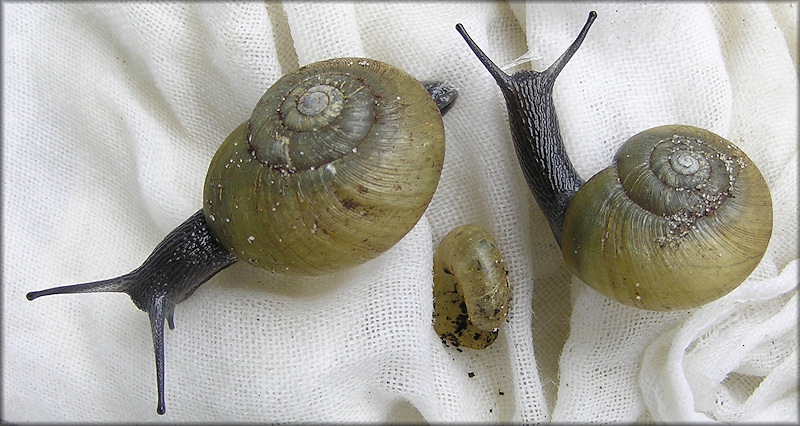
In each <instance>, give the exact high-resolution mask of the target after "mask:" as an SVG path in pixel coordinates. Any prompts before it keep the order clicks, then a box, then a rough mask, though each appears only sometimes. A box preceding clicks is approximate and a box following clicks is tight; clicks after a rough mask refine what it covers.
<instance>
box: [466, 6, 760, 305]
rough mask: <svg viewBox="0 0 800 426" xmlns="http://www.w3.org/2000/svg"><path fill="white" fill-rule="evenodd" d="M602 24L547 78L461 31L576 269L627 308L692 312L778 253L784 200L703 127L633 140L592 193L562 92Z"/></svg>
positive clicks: (659, 130) (665, 129)
mask: <svg viewBox="0 0 800 426" xmlns="http://www.w3.org/2000/svg"><path fill="white" fill-rule="evenodd" d="M596 16H597V14H596V13H595V12H591V13H590V14H589V18H588V19H587V21H586V24H585V25H584V26H583V29H582V30H581V32H580V34H579V35H578V37H577V38H576V39H575V41H574V42H573V43H572V45H571V46H570V47H569V48H568V49H567V50H566V51H565V52H564V53H563V54H562V55H561V57H560V58H558V60H557V61H556V62H555V63H553V64H552V65H551V66H550V67H549V68H548V69H547V70H545V71H543V72H536V71H520V72H517V73H515V74H514V75H511V76H509V75H506V74H505V73H504V72H503V71H502V70H500V69H499V68H498V67H497V66H496V65H495V64H494V63H492V61H491V60H490V59H489V58H488V57H487V56H486V55H485V54H484V53H483V51H481V49H480V48H479V47H478V46H477V45H476V44H475V43H474V42H473V41H472V39H471V38H470V37H469V36H468V35H467V33H466V31H465V30H464V28H463V26H461V25H460V24H459V25H458V26H457V27H456V28H457V30H458V31H459V32H460V33H461V35H462V36H463V37H464V39H465V41H466V42H467V44H468V45H469V46H470V48H471V49H472V50H473V52H474V53H475V54H476V56H477V57H478V58H479V59H480V61H481V62H482V63H483V65H484V66H485V67H486V68H487V70H489V72H490V73H491V74H492V76H493V77H494V78H495V81H496V82H497V84H498V85H499V86H500V88H501V89H502V92H503V96H504V97H505V99H506V106H507V110H508V115H509V123H510V125H511V134H512V137H513V141H514V146H515V148H516V153H517V158H518V160H519V163H520V166H521V168H522V171H523V174H524V175H525V180H526V182H527V183H528V187H529V188H530V189H531V192H532V193H533V195H534V198H535V199H536V202H537V204H538V205H539V207H540V208H541V209H542V211H543V213H544V214H545V216H546V217H547V219H548V221H549V223H550V228H551V230H552V231H553V235H554V237H555V238H556V241H557V242H558V243H559V245H560V246H561V248H562V254H563V256H564V259H565V261H566V264H567V266H568V267H569V269H570V270H571V271H572V272H573V273H574V274H575V275H576V276H577V277H578V278H580V279H581V281H583V282H584V283H586V284H588V285H589V286H591V287H593V288H595V289H596V290H598V291H599V292H600V293H602V294H604V295H605V296H607V297H609V298H611V299H613V300H617V301H619V302H622V303H625V304H628V305H631V306H636V307H639V308H643V309H649V310H659V311H662V310H676V309H689V308H693V307H697V306H700V305H703V304H705V303H708V302H711V301H713V300H715V299H717V298H719V297H722V296H723V295H725V294H727V293H729V292H730V291H731V290H733V289H734V288H736V287H737V286H738V285H739V284H741V283H742V282H743V281H744V280H745V279H747V277H748V276H749V275H750V273H751V272H752V271H753V270H754V269H755V267H756V266H757V265H758V263H759V262H760V261H761V258H762V257H763V255H764V253H765V252H766V248H767V245H768V243H769V239H770V235H771V233H772V201H771V198H770V195H769V188H768V187H767V185H766V182H765V180H764V178H763V177H762V176H761V173H760V172H759V171H758V169H757V168H756V166H755V165H754V164H753V163H752V162H751V161H750V159H749V158H748V157H747V156H746V155H745V154H744V153H743V152H742V151H741V150H739V149H738V148H737V147H736V146H734V145H733V144H732V143H731V142H729V141H727V140H725V139H723V138H722V137H720V136H718V135H716V134H714V133H712V132H709V131H707V130H702V129H698V128H696V127H691V126H679V125H672V126H662V127H656V128H654V129H650V130H647V131H644V132H642V133H639V134H638V135H636V136H634V137H632V138H631V139H630V140H628V141H627V142H626V143H625V144H624V146H623V147H622V148H621V149H620V151H619V152H618V153H617V154H616V157H615V166H614V167H611V168H608V169H606V170H604V171H602V172H600V173H599V174H597V175H596V176H594V177H593V178H592V179H591V180H590V181H589V182H588V183H586V184H585V185H584V181H583V179H581V178H580V176H578V174H577V173H576V171H575V168H574V167H573V165H572V162H571V161H570V159H569V157H568V156H567V154H566V149H565V147H564V143H563V141H562V139H561V134H560V131H559V128H558V119H557V117H556V113H555V107H554V105H553V97H552V89H553V84H554V83H555V79H556V77H557V76H558V74H559V72H560V71H561V70H562V69H563V67H564V66H565V65H566V63H567V62H568V61H569V59H570V58H571V57H572V55H573V54H574V53H575V52H576V51H577V49H578V48H579V47H580V45H581V43H582V42H583V39H584V38H585V37H586V34H587V32H588V30H589V28H590V27H591V25H592V23H593V22H594V19H595V18H596Z"/></svg>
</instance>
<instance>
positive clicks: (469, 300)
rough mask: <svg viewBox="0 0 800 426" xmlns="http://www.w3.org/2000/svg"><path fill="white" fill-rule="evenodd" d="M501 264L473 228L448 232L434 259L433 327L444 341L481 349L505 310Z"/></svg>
mask: <svg viewBox="0 0 800 426" xmlns="http://www.w3.org/2000/svg"><path fill="white" fill-rule="evenodd" d="M507 275H508V274H507V272H506V269H505V263H503V258H502V257H501V255H500V251H499V250H498V248H497V244H496V243H495V241H494V239H493V238H492V236H491V235H490V234H489V233H487V232H486V231H485V230H484V229H483V228H481V227H479V226H477V225H464V226H459V227H457V228H455V229H453V230H452V231H450V232H449V233H448V234H447V235H445V237H444V238H443V239H442V241H441V242H440V243H439V246H438V247H437V248H436V252H435V253H434V255H433V298H434V307H433V316H434V322H433V328H434V330H435V331H436V333H437V334H438V335H439V336H440V337H441V338H442V341H443V342H448V341H449V342H451V343H453V344H455V345H456V346H465V347H468V348H471V349H479V350H480V349H485V348H486V347H488V346H489V345H491V344H492V343H493V342H494V341H495V339H496V338H497V334H498V330H499V329H500V327H501V326H502V324H503V322H504V321H505V318H506V313H507V312H508V303H509V295H510V290H509V287H508V277H507Z"/></svg>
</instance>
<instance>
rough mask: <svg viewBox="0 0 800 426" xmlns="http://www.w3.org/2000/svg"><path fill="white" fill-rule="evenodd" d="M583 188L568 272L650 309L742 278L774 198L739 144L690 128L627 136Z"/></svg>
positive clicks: (706, 295) (674, 305) (767, 225)
mask: <svg viewBox="0 0 800 426" xmlns="http://www.w3.org/2000/svg"><path fill="white" fill-rule="evenodd" d="M614 162H615V165H614V166H612V167H609V168H607V169H605V170H603V171H602V172H600V173H598V174H597V175H595V176H594V177H592V178H591V179H590V180H589V181H588V182H587V183H586V184H585V185H584V186H583V187H582V188H581V189H580V191H578V193H577V195H576V196H575V198H574V199H573V200H572V202H571V203H570V205H569V208H568V209H567V213H566V218H565V220H564V234H563V235H564V238H563V241H562V252H563V255H564V258H565V260H566V263H567V266H568V267H569V269H570V270H571V271H572V272H573V273H574V274H575V275H576V276H577V277H578V278H580V279H581V280H582V281H583V282H584V283H586V284H588V285H589V286H591V287H593V288H594V289H595V290H597V291H599V292H600V293H602V294H604V295H605V296H607V297H609V298H611V299H614V300H617V301H619V302H622V303H625V304H628V305H632V306H636V307H639V308H643V309H649V310H657V311H665V310H675V309H689V308H693V307H697V306H700V305H703V304H705V303H708V302H711V301H713V300H715V299H718V298H720V297H722V296H724V295H725V294H727V293H729V292H730V291H732V290H733V289H734V288H736V287H737V286H738V285H739V284H741V283H742V282H743V281H744V280H745V279H746V278H747V277H748V276H749V275H750V273H751V272H752V271H753V269H755V267H756V266H757V265H758V263H759V262H760V261H761V258H762V257H763V255H764V252H765V251H766V248H767V244H768V243H769V239H770V235H771V233H772V200H771V197H770V193H769V188H768V187H767V184H766V182H765V181H764V178H763V177H762V175H761V173H760V172H759V170H758V169H757V168H756V166H755V165H754V164H753V163H752V161H751V160H750V159H749V158H748V157H747V155H745V154H744V153H743V152H742V151H741V150H739V149H738V148H737V147H736V146H734V145H733V144H732V143H730V142H729V141H727V140H725V139H723V138H722V137H720V136H718V135H716V134H714V133H712V132H709V131H707V130H703V129H699V128H696V127H691V126H662V127H657V128H654V129H650V130H647V131H644V132H642V133H639V134H637V135H635V136H633V137H632V138H630V139H629V140H628V141H627V142H626V143H625V144H624V145H623V146H622V148H620V150H619V151H618V152H617V155H616V157H615V160H614Z"/></svg>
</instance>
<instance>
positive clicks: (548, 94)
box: [456, 11, 597, 245]
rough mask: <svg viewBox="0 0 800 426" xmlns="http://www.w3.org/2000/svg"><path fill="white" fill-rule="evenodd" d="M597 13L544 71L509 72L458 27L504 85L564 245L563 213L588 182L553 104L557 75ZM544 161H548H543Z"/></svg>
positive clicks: (536, 189)
mask: <svg viewBox="0 0 800 426" xmlns="http://www.w3.org/2000/svg"><path fill="white" fill-rule="evenodd" d="M596 17H597V13H595V12H594V11H592V12H590V13H589V18H588V19H587V21H586V23H585V24H584V26H583V29H582V30H581V32H580V34H579V35H578V37H577V38H576V39H575V41H573V42H572V44H571V45H570V46H569V48H568V49H567V50H566V51H565V52H564V53H563V54H562V55H561V56H560V57H559V58H558V59H557V60H556V61H555V62H554V63H553V64H552V65H551V66H550V67H548V68H547V70H545V71H543V72H538V71H519V72H517V73H514V74H513V75H507V74H506V73H504V72H503V71H502V70H501V69H500V67H498V66H497V65H496V64H495V63H494V62H492V61H491V59H489V57H488V56H487V55H486V54H485V53H484V52H483V51H482V50H481V49H480V47H478V45H477V44H476V43H475V42H474V41H473V40H472V38H471V37H470V36H469V35H468V34H467V31H466V30H465V29H464V26H463V25H461V24H458V25H456V30H457V31H458V32H459V33H460V34H461V36H462V37H463V38H464V41H466V42H467V45H469V47H470V49H472V51H473V52H474V53H475V56H477V57H478V59H479V60H480V61H481V63H482V64H483V65H484V67H486V69H487V70H488V71H489V73H490V74H491V75H492V77H494V79H495V81H496V82H497V85H498V86H499V87H500V89H501V91H502V93H503V97H504V98H505V101H506V107H507V110H508V118H509V124H510V126H511V135H512V138H513V140H514V149H515V151H516V153H517V159H518V161H519V164H520V167H521V168H522V172H523V174H524V175H525V181H526V182H527V184H528V187H529V188H531V191H532V192H533V196H534V198H535V199H536V202H537V204H538V205H539V207H540V208H541V209H542V212H543V213H544V214H545V216H546V217H547V220H548V222H549V224H550V228H551V230H552V231H553V235H554V236H555V238H556V241H557V242H558V243H559V245H560V244H561V234H562V231H563V224H564V214H565V212H566V210H567V206H569V204H570V201H571V200H572V198H573V197H574V196H575V193H577V192H578V189H580V187H581V186H582V185H583V183H584V181H583V179H581V177H580V176H579V175H578V173H577V171H575V167H574V166H573V165H572V161H570V159H569V156H567V152H566V148H565V147H564V142H563V140H562V139H561V131H560V130H559V127H558V118H557V117H556V110H555V106H554V105H553V84H554V83H555V79H556V77H558V74H559V73H560V72H561V70H562V69H563V68H564V66H565V65H566V64H567V62H569V60H570V59H571V58H572V56H573V55H574V54H575V52H576V51H577V50H578V48H579V47H580V46H581V43H583V40H584V38H585V37H586V34H587V33H588V31H589V28H590V27H591V26H592V23H593V22H594V20H595V18H596ZM541 159H546V161H542V160H541Z"/></svg>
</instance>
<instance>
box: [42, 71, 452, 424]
mask: <svg viewBox="0 0 800 426" xmlns="http://www.w3.org/2000/svg"><path fill="white" fill-rule="evenodd" d="M456 97H457V91H456V90H455V89H454V88H453V87H452V86H449V85H447V84H445V83H439V82H424V83H423V82H419V81H417V80H416V79H414V78H413V77H411V76H410V75H408V74H407V73H406V72H404V71H402V70H400V69H398V68H396V67H394V66H391V65H388V64H385V63H383V62H380V61H375V60H372V59H365V58H337V59H330V60H326V61H320V62H316V63H313V64H309V65H306V66H304V67H302V68H300V69H298V70H296V71H294V72H291V73H288V74H286V75H284V76H283V77H281V78H280V79H279V80H278V81H277V82H275V83H274V84H273V85H272V86H271V87H270V88H269V89H268V90H267V91H266V93H265V94H264V95H263V96H262V98H261V100H260V101H259V103H258V104H257V105H256V107H255V108H254V111H253V114H252V116H251V117H250V119H249V120H247V121H246V122H244V123H243V124H241V125H240V126H238V127H237V128H236V129H235V130H234V131H233V132H232V133H231V134H230V135H229V136H228V137H227V138H226V140H225V141H224V142H223V143H222V145H221V146H220V148H219V149H218V151H217V153H216V154H215V155H214V158H213V159H212V161H211V164H210V165H209V169H208V173H207V175H206V182H205V186H204V194H203V208H202V209H201V210H199V211H197V212H196V213H194V214H193V215H192V216H191V217H190V218H188V219H187V220H186V221H185V222H184V223H182V224H181V225H179V226H178V227H177V228H175V230H173V231H172V232H170V233H169V234H168V235H167V236H166V237H165V238H164V240H163V241H162V242H161V243H160V244H159V245H158V246H157V247H156V248H155V249H154V251H153V253H152V254H151V255H150V256H149V257H148V258H147V259H146V260H145V262H144V263H143V264H142V266H140V267H139V268H137V269H135V270H134V271H132V272H130V273H128V274H125V275H122V276H120V277H116V278H112V279H108V280H103V281H97V282H91V283H85V284H76V285H69V286H63V287H55V288H51V289H47V290H42V291H35V292H30V293H28V294H27V298H28V300H33V299H36V298H38V297H41V296H45V295H52V294H68V293H90V292H123V293H127V294H128V295H129V296H130V297H131V299H132V300H133V302H134V304H135V305H136V306H137V307H138V308H139V309H141V310H143V311H145V312H147V314H148V315H149V317H150V324H151V329H152V335H153V346H154V352H155V360H156V383H157V388H158V406H157V410H156V411H157V412H158V413H159V414H164V413H165V412H166V403H165V394H164V320H165V319H166V321H167V324H168V325H169V327H170V329H172V328H174V321H173V314H174V310H175V305H176V304H178V303H180V302H182V301H184V300H186V299H187V298H188V297H190V296H191V295H192V294H193V293H194V291H195V290H196V289H197V288H198V287H199V286H200V285H202V284H204V283H205V282H207V281H208V280H209V279H210V278H211V277H213V276H214V275H215V274H217V273H218V272H220V271H221V270H223V269H225V268H227V267H228V266H230V265H232V264H234V263H236V262H238V261H239V260H244V261H245V262H248V263H250V264H252V265H255V266H258V267H260V268H263V269H266V270H269V271H273V272H278V273H283V274H295V275H315V274H324V273H328V272H331V271H335V270H340V269H345V268H349V267H353V266H355V265H358V264H360V263H363V262H365V261H367V260H370V259H372V258H374V257H376V256H378V255H379V254H381V253H382V252H384V251H386V250H387V249H389V248H390V247H392V246H393V245H394V244H395V243H397V242H398V241H399V240H400V239H401V238H402V237H403V236H404V235H405V234H406V233H407V232H408V231H410V230H411V228H412V227H413V226H414V225H415V224H416V222H417V221H418V220H419V218H420V217H421V216H422V213H423V212H424V211H425V209H426V208H427V205H428V203H429V202H430V200H431V198H432V196H433V193H434V191H435V190H436V187H437V185H438V181H439V177H440V174H441V169H442V164H443V159H444V147H445V144H444V127H443V123H442V114H444V113H446V112H447V110H448V109H449V108H450V107H451V106H452V104H453V102H454V101H455V99H456Z"/></svg>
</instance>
